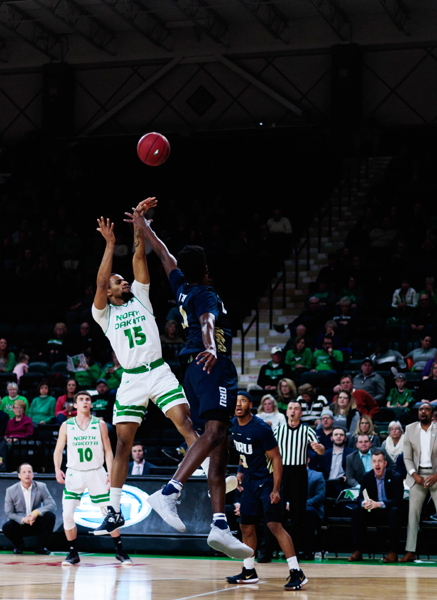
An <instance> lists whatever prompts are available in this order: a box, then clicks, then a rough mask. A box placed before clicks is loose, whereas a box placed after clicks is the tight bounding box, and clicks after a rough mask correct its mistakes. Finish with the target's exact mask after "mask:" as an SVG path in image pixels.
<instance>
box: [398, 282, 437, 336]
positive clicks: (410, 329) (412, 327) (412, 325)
mask: <svg viewBox="0 0 437 600" xmlns="http://www.w3.org/2000/svg"><path fill="white" fill-rule="evenodd" d="M435 314H436V309H435V306H433V304H432V302H431V298H430V296H429V295H428V294H427V293H426V292H425V293H421V294H419V305H418V306H416V308H414V309H413V310H412V311H411V315H410V317H409V319H408V325H407V328H406V329H407V335H406V338H410V339H417V338H419V337H420V336H422V335H423V334H424V333H427V334H428V335H430V336H432V333H433V323H434V319H435ZM405 341H406V340H405Z"/></svg>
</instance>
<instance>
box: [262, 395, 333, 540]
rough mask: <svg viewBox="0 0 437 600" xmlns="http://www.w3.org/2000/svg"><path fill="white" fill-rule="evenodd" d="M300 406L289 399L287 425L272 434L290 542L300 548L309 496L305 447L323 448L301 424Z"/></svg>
mask: <svg viewBox="0 0 437 600" xmlns="http://www.w3.org/2000/svg"><path fill="white" fill-rule="evenodd" d="M301 417H302V407H301V405H300V404H299V402H297V401H295V400H292V401H291V402H289V403H288V407H287V424H286V425H280V426H279V427H277V428H276V429H275V431H274V434H275V437H276V439H277V441H278V446H279V452H280V453H281V456H282V463H283V465H284V470H283V475H282V486H283V489H282V493H283V498H284V503H287V502H288V503H289V510H290V522H291V527H292V533H293V540H294V542H295V544H296V545H297V547H298V548H303V532H304V523H305V512H306V503H307V495H308V470H307V465H308V447H309V446H311V448H312V449H313V450H314V451H315V452H317V454H324V453H325V447H324V446H323V444H320V443H319V442H318V441H317V436H316V434H315V432H314V430H313V429H311V428H310V427H308V425H305V424H304V423H302V422H301Z"/></svg>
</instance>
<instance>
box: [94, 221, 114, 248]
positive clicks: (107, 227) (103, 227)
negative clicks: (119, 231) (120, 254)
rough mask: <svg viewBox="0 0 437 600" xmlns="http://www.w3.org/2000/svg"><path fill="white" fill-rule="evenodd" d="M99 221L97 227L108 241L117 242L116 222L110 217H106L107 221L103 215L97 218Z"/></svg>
mask: <svg viewBox="0 0 437 600" xmlns="http://www.w3.org/2000/svg"><path fill="white" fill-rule="evenodd" d="M97 223H98V225H99V226H98V227H97V231H100V233H101V234H102V235H103V237H104V238H105V240H106V241H107V242H110V243H113V244H115V233H114V223H111V221H110V220H109V219H106V223H105V219H104V218H103V217H100V219H97Z"/></svg>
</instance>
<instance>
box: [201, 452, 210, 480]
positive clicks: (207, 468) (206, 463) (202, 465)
mask: <svg viewBox="0 0 437 600" xmlns="http://www.w3.org/2000/svg"><path fill="white" fill-rule="evenodd" d="M200 466H201V467H202V469H203V471H204V473H205V475H206V476H207V477H208V471H209V456H207V457H206V458H205V460H204V461H203V463H202V464H201V465H200Z"/></svg>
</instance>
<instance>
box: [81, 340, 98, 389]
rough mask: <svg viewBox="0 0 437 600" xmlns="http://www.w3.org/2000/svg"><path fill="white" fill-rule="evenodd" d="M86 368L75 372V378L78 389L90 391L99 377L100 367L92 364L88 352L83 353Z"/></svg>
mask: <svg viewBox="0 0 437 600" xmlns="http://www.w3.org/2000/svg"><path fill="white" fill-rule="evenodd" d="M84 356H85V362H86V367H85V370H84V371H76V373H75V378H76V381H77V385H78V386H79V389H81V390H85V389H88V390H89V389H92V388H93V387H94V386H95V385H96V383H97V380H98V379H99V377H100V367H99V365H97V364H96V363H95V362H94V358H93V356H92V354H91V352H89V351H88V350H87V351H86V352H84Z"/></svg>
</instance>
